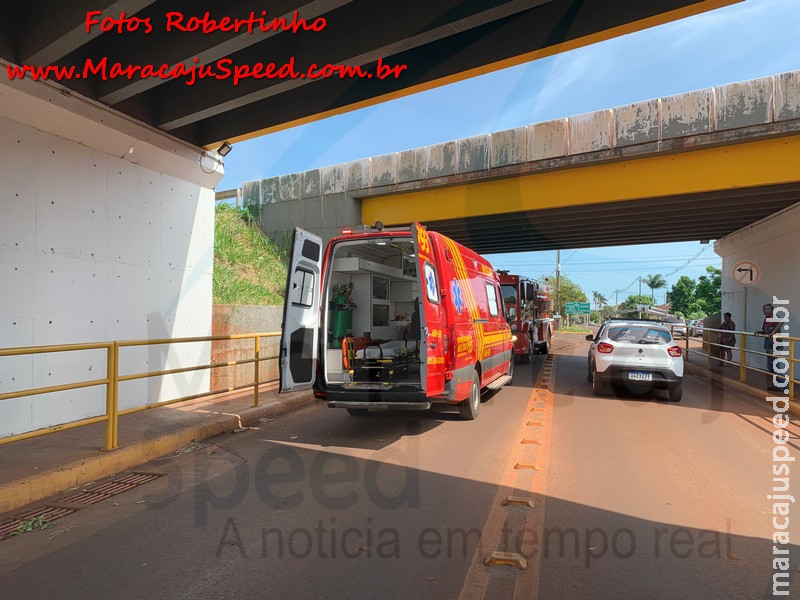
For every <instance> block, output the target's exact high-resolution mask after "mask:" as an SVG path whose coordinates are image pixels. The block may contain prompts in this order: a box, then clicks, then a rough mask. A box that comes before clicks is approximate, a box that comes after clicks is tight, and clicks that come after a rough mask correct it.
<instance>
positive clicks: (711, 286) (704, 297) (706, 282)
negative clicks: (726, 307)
mask: <svg viewBox="0 0 800 600" xmlns="http://www.w3.org/2000/svg"><path fill="white" fill-rule="evenodd" d="M706 272H707V273H708V275H701V276H700V277H698V282H697V287H696V288H695V299H696V300H697V304H698V305H699V306H700V308H701V310H702V311H703V312H704V313H706V314H708V315H713V314H716V313H719V312H722V270H721V269H717V268H716V267H712V266H708V267H706Z"/></svg>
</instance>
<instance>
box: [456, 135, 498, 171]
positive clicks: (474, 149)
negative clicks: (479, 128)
mask: <svg viewBox="0 0 800 600" xmlns="http://www.w3.org/2000/svg"><path fill="white" fill-rule="evenodd" d="M490 142H491V136H489V135H479V136H477V137H471V138H465V139H462V140H458V143H457V144H458V172H459V173H469V172H472V171H485V170H486V169H488V168H489V145H490Z"/></svg>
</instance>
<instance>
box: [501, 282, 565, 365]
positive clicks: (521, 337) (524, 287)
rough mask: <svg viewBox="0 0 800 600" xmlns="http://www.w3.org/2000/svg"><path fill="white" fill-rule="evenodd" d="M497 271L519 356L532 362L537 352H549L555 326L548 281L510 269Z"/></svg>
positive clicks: (524, 360)
mask: <svg viewBox="0 0 800 600" xmlns="http://www.w3.org/2000/svg"><path fill="white" fill-rule="evenodd" d="M497 274H498V277H499V278H500V286H501V288H502V291H503V303H504V304H505V307H506V312H507V313H508V322H509V324H510V325H511V333H512V334H513V335H514V336H515V340H514V355H515V357H516V358H517V359H518V360H521V361H522V362H529V361H530V355H531V354H533V353H534V352H539V353H541V354H547V353H548V352H550V347H551V343H552V338H553V327H554V325H553V319H552V318H551V317H550V306H551V302H550V292H549V289H548V287H547V284H546V283H542V282H539V281H536V280H534V279H530V278H528V277H525V276H523V275H511V274H510V273H509V272H508V271H498V272H497Z"/></svg>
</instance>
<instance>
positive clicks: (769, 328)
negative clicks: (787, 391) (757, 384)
mask: <svg viewBox="0 0 800 600" xmlns="http://www.w3.org/2000/svg"><path fill="white" fill-rule="evenodd" d="M761 309H762V310H763V311H764V322H763V323H762V325H761V329H759V330H758V331H756V335H763V336H765V337H764V352H766V354H767V371H769V372H770V374H771V375H772V385H770V386H769V387H768V388H767V391H768V392H782V391H783V388H782V387H778V386H776V385H775V375H776V372H775V355H774V354H773V351H774V350H775V336H776V335H777V334H778V329H779V327H780V323H779V322H778V321H776V320H775V317H774V315H773V314H772V313H773V311H774V310H775V307H774V306H772V304H770V303H767V304H765V305H764V306H762V307H761Z"/></svg>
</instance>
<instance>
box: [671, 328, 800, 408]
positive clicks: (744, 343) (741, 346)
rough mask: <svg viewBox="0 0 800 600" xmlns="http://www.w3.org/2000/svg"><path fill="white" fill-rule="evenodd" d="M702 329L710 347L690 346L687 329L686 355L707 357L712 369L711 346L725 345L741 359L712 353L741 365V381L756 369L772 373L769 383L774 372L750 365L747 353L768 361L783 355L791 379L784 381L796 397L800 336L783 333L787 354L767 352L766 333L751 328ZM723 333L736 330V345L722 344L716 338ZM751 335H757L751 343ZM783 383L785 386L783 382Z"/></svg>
mask: <svg viewBox="0 0 800 600" xmlns="http://www.w3.org/2000/svg"><path fill="white" fill-rule="evenodd" d="M702 331H703V337H702V340H703V346H704V347H707V350H705V351H703V350H697V349H695V348H690V347H689V340H690V339H691V338H692V335H691V331H689V330H687V331H686V333H685V334H684V335H685V338H686V353H687V358H688V354H689V353H692V354H696V355H699V356H702V357H705V359H706V366H707V367H708V368H709V369H710V368H711V360H712V351H711V349H712V348H726V349H729V350H731V359H733V357H734V356H736V355H737V354H738V358H739V361H738V363H737V362H735V361H733V360H723V359H722V358H720V357H719V356H714V357H713V358H714V360H717V361H719V362H722V363H725V364H728V365H731V366H734V367H738V368H739V381H741V382H742V383H746V382H747V372H748V371H752V372H755V373H763V374H765V375H768V376H769V377H770V380H769V382H770V385H772V379H771V377H772V373H770V372H769V371H768V370H766V369H761V368H759V367H753V366H751V365H748V364H747V357H748V355H754V356H760V357H762V360H763V362H764V363H766V361H767V357H770V356H771V357H772V358H783V359H785V360H786V362H787V363H788V365H789V368H788V369H787V370H786V373H785V376H786V377H788V381H786V382H785V383H786V386H785V387H786V388H787V389H788V391H789V393H788V397H789V400H790V401H791V402H793V401H794V397H795V389H794V388H795V385H798V384H800V380H798V379H796V378H795V377H794V374H795V366H796V365H797V363H798V362H800V359H798V358H797V355H796V352H795V351H796V349H797V347H798V346H797V343H798V342H800V338H797V337H791V336H785V337H784V336H781V337H780V340H781V344H782V345H783V344H784V343H786V350H787V354H775V353H773V354H767V353H766V352H765V351H764V350H763V347H764V337H765V336H763V335H759V334H755V333H750V332H748V331H730V330H726V329H713V328H710V327H703V330H702ZM706 332H708V333H709V334H710V335H708V336H706ZM673 333H674V328H673ZM721 333H731V334H733V335H734V336H735V337H736V344H735V345H734V346H726V345H725V344H720V343H719V341H717V340H718V339H719V334H721ZM673 337H674V335H673ZM712 337H713V338H714V339H713V341H712V339H711V338H712ZM750 338H754V340H753V343H752V344H748V339H750ZM749 345H752V346H753V347H757V346H760V347H761V350H760V351H759V350H751V349H750V348H748V346H749ZM783 378H784V374H782V373H781V374H779V375H778V382H779V383H781V384H782V383H783ZM780 387H784V386H783V385H781V386H780Z"/></svg>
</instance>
